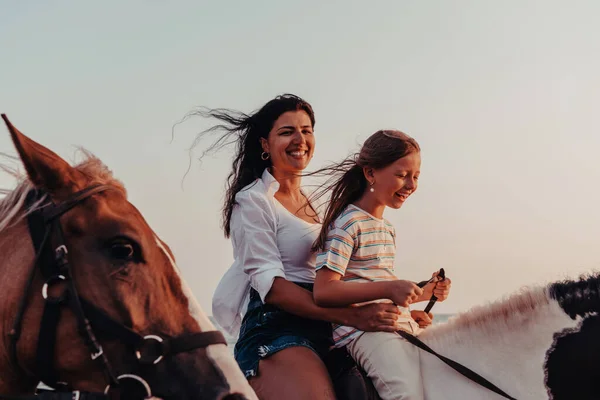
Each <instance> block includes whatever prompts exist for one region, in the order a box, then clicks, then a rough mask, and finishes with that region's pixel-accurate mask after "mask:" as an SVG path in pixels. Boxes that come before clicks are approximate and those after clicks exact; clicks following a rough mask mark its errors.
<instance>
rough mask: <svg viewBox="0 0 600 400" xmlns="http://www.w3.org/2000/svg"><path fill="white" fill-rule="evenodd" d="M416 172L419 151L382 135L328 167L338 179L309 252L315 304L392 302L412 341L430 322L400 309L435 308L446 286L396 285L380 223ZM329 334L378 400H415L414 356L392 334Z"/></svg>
mask: <svg viewBox="0 0 600 400" xmlns="http://www.w3.org/2000/svg"><path fill="white" fill-rule="evenodd" d="M420 167H421V156H420V148H419V145H418V143H417V142H416V141H415V140H414V139H412V138H411V137H409V136H408V135H406V134H404V133H402V132H399V131H392V130H382V131H378V132H376V133H375V134H373V135H372V136H371V137H369V138H368V139H367V140H366V141H365V143H364V145H363V147H362V149H361V151H360V153H359V154H358V156H357V157H355V158H354V159H353V160H350V161H346V162H344V163H342V164H341V167H338V168H336V169H337V170H338V171H339V170H340V169H341V170H342V171H343V172H344V174H343V176H341V177H340V178H339V179H338V180H337V181H336V182H334V184H333V185H332V186H331V190H332V195H331V200H330V203H329V205H328V207H327V209H326V212H325V218H324V221H323V228H322V230H321V232H320V235H319V237H318V239H317V240H316V241H315V244H314V246H313V249H314V250H315V251H318V252H319V253H318V255H317V260H316V268H317V276H316V280H315V285H314V292H313V296H314V299H315V302H316V303H317V304H318V305H320V306H327V307H337V306H347V305H351V304H357V303H365V302H393V303H394V304H396V305H397V306H398V307H399V308H400V311H401V316H400V318H399V319H398V329H403V330H406V331H408V332H410V333H412V334H414V335H418V334H419V333H420V332H421V331H422V329H423V328H424V327H425V326H427V325H429V324H430V323H431V315H426V314H425V313H424V312H423V311H412V312H411V311H409V310H408V306H409V304H411V303H415V302H419V301H426V300H429V299H430V298H431V295H432V293H433V294H435V295H436V296H437V297H438V301H443V300H445V299H446V298H447V296H448V292H449V289H450V284H451V282H450V280H449V279H446V280H444V281H440V282H437V283H436V282H435V281H436V280H435V279H433V282H432V283H430V284H428V285H426V286H425V288H424V290H421V289H420V288H419V287H418V286H416V285H415V284H414V283H413V282H410V281H406V280H400V279H398V278H397V277H396V275H394V256H395V247H396V246H395V238H396V234H395V230H394V227H393V226H392V225H391V224H390V223H389V222H388V221H386V220H385V219H383V212H384V210H385V208H386V207H391V208H395V209H398V208H400V207H402V205H403V204H404V202H405V201H406V199H407V198H408V197H409V196H410V195H411V194H413V193H414V192H415V190H417V183H418V179H419V174H420ZM433 276H434V277H435V276H436V273H434V275H433ZM333 335H334V341H335V346H336V347H342V346H346V348H347V350H348V352H349V353H350V354H351V355H352V357H353V358H354V359H355V360H356V362H357V363H358V364H359V365H360V366H361V367H362V368H363V369H364V370H365V372H366V373H367V375H368V376H369V377H370V378H371V379H372V381H373V384H374V385H375V388H376V389H377V392H378V393H379V396H380V397H381V398H382V399H383V400H387V399H394V400H397V399H411V400H418V399H423V384H422V381H421V372H420V367H419V354H418V349H417V348H416V347H414V346H413V345H412V344H410V343H408V342H406V341H405V340H404V339H402V338H401V337H400V336H399V335H398V334H396V333H390V332H362V331H359V330H357V329H355V328H352V327H349V326H342V325H334V333H333Z"/></svg>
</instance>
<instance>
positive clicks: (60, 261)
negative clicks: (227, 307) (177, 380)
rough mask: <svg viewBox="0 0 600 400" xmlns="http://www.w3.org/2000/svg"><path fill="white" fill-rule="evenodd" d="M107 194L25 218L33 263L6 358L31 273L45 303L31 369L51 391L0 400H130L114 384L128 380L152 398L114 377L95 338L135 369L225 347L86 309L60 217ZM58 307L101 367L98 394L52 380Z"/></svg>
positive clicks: (36, 194) (84, 194) (211, 336)
mask: <svg viewBox="0 0 600 400" xmlns="http://www.w3.org/2000/svg"><path fill="white" fill-rule="evenodd" d="M109 189H111V187H110V186H108V185H92V186H90V187H88V188H86V189H83V190H81V191H79V192H76V193H74V194H73V195H71V196H70V197H69V198H68V199H67V200H65V201H64V202H62V203H60V204H54V203H53V202H52V201H51V200H50V199H49V198H48V200H47V202H46V203H44V205H43V206H42V207H41V208H39V209H37V210H35V211H33V212H32V213H30V214H29V215H28V217H27V222H28V226H29V232H30V235H31V239H32V242H33V245H34V248H35V254H36V255H35V259H34V265H33V268H32V270H31V273H30V275H29V277H28V280H27V283H26V287H25V294H24V296H23V297H22V298H21V301H20V302H19V306H18V311H17V315H16V318H15V321H14V324H13V329H12V330H11V331H10V333H9V336H10V357H11V361H12V363H13V364H14V365H15V366H18V358H17V342H18V340H19V337H20V334H21V330H22V324H23V317H24V314H25V310H26V309H27V299H28V294H29V292H30V291H31V287H32V283H33V280H34V277H35V275H36V272H37V271H38V270H39V272H40V273H41V275H42V278H43V279H44V282H45V283H44V285H43V287H42V293H41V295H42V297H43V298H44V300H45V305H44V311H43V315H42V320H41V324H40V330H39V335H38V345H37V353H36V369H37V371H36V372H37V375H38V376H39V378H40V380H41V381H42V382H43V383H44V384H45V385H47V386H49V387H52V388H54V389H55V391H41V392H38V393H36V394H34V395H31V396H5V395H2V394H0V399H10V400H12V399H15V400H26V399H32V400H116V399H130V398H131V396H127V395H126V393H124V391H122V390H121V388H120V385H119V384H120V381H123V380H127V379H129V380H133V381H135V382H137V383H138V384H139V385H141V386H142V387H143V389H144V391H145V392H146V394H147V397H152V391H151V387H150V385H149V384H148V383H147V382H146V381H145V380H144V379H143V378H141V377H139V376H138V375H135V374H131V373H127V374H122V375H117V374H115V369H114V368H113V366H112V365H111V363H110V361H109V360H108V358H107V356H106V354H105V353H104V350H103V348H102V346H101V345H100V343H99V341H98V336H97V335H96V334H99V335H101V336H102V337H103V338H105V339H112V340H119V341H120V342H122V343H124V344H126V345H127V346H128V347H129V348H130V349H131V350H132V352H133V353H134V354H135V357H136V358H137V360H138V366H153V365H156V364H158V363H159V362H160V361H161V360H163V359H164V358H166V357H169V356H172V355H175V354H179V353H184V352H189V351H192V350H195V349H198V348H205V347H207V346H210V345H213V344H227V342H226V340H225V337H224V336H223V334H222V333H221V332H220V331H216V330H215V331H207V332H197V333H193V334H189V335H184V336H178V337H163V336H160V335H146V336H142V335H140V334H139V333H137V332H135V331H133V330H132V329H131V328H130V327H127V326H125V325H123V324H122V323H120V322H118V321H115V320H114V319H112V318H111V317H110V316H108V315H107V314H106V313H105V312H103V311H102V310H100V309H99V308H97V307H96V306H94V305H93V304H91V303H90V302H89V301H87V300H86V299H84V298H83V297H81V296H80V295H79V292H78V290H77V288H76V286H75V282H74V280H73V275H72V267H71V264H70V263H69V251H68V248H67V245H66V242H65V240H64V235H63V231H62V227H61V225H60V217H61V216H62V215H64V214H65V213H67V212H68V211H69V210H71V209H72V208H74V207H76V206H77V205H78V204H80V203H81V202H83V201H84V200H85V199H87V198H88V197H90V196H93V195H95V194H97V193H100V192H103V191H106V190H109ZM44 195H45V193H44V192H42V191H39V190H36V189H33V190H31V191H30V192H29V193H28V194H27V199H26V206H28V207H29V206H31V205H32V204H34V203H35V202H36V201H38V200H40V199H41V198H43V196H44ZM60 283H62V284H64V285H65V288H64V290H63V292H62V293H61V294H60V295H59V296H57V297H52V296H50V295H49V294H48V289H49V288H50V287H51V286H54V285H57V284H60ZM62 308H69V309H70V310H71V312H73V314H74V315H75V317H76V320H77V330H78V333H79V336H80V337H81V338H82V339H83V340H84V342H85V344H86V346H87V348H88V350H89V354H90V358H91V359H92V360H94V361H96V362H99V363H101V366H102V370H103V371H104V375H105V377H106V380H107V382H108V384H107V386H106V389H105V390H104V392H103V393H94V392H81V391H78V390H72V388H71V386H70V385H69V384H68V383H66V382H60V381H59V380H58V374H57V372H56V370H55V366H54V360H55V350H56V336H57V328H58V325H59V323H60V317H61V311H62Z"/></svg>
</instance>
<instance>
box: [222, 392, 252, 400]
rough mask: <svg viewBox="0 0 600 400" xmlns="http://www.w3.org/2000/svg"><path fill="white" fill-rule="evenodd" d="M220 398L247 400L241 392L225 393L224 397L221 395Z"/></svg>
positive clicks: (225, 399) (223, 399)
mask: <svg viewBox="0 0 600 400" xmlns="http://www.w3.org/2000/svg"><path fill="white" fill-rule="evenodd" d="M221 400H248V399H246V397H245V396H244V395H243V394H240V393H231V394H226V395H225V397H221Z"/></svg>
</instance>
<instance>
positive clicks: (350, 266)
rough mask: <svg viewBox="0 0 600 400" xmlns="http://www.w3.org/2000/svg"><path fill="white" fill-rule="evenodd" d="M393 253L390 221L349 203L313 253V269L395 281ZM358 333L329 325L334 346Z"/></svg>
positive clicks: (355, 279)
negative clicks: (318, 251)
mask: <svg viewBox="0 0 600 400" xmlns="http://www.w3.org/2000/svg"><path fill="white" fill-rule="evenodd" d="M395 254H396V232H395V230H394V227H393V226H392V224H390V223H389V222H388V221H387V220H385V219H379V218H375V217H374V216H372V215H371V214H369V213H367V212H366V211H364V210H362V209H360V208H358V207H357V206H355V205H353V204H351V205H349V206H348V207H347V208H346V209H345V210H344V211H343V212H342V214H341V215H340V216H339V217H338V218H337V219H336V220H335V221H334V222H333V223H332V224H331V226H330V229H329V232H328V233H327V239H326V241H325V247H324V249H323V252H321V253H319V254H317V261H316V268H317V270H319V269H321V268H323V267H326V268H329V269H330V270H332V271H335V272H337V273H339V274H341V275H342V280H344V281H353V282H377V281H385V280H396V279H398V277H396V275H395V274H394V258H395ZM382 301H390V300H387V299H385V300H382ZM390 302H391V301H390ZM400 308H401V310H402V311H404V313H406V312H407V311H406V309H404V308H402V307H400ZM408 317H409V318H410V314H409V315H408ZM361 333H362V332H361V331H359V330H357V329H355V328H353V327H349V326H343V325H338V324H333V340H334V341H335V347H343V346H345V345H347V344H348V343H350V342H351V341H352V340H353V339H355V338H356V337H357V336H358V335H360V334H361Z"/></svg>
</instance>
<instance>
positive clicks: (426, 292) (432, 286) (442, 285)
mask: <svg viewBox="0 0 600 400" xmlns="http://www.w3.org/2000/svg"><path fill="white" fill-rule="evenodd" d="M438 274H439V272H438V271H436V272H434V273H433V274H432V275H431V277H432V278H434V279H433V281H431V282H429V283H428V284H427V285H425V286H424V287H423V294H422V295H421V296H419V299H418V300H417V302H419V301H429V299H431V295H432V294H434V295H435V297H437V299H438V301H444V300H446V299H447V298H448V295H449V294H450V287H451V286H452V280H451V279H450V278H448V277H446V279H444V280H443V281H438V280H437V279H439V278H437V276H438Z"/></svg>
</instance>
